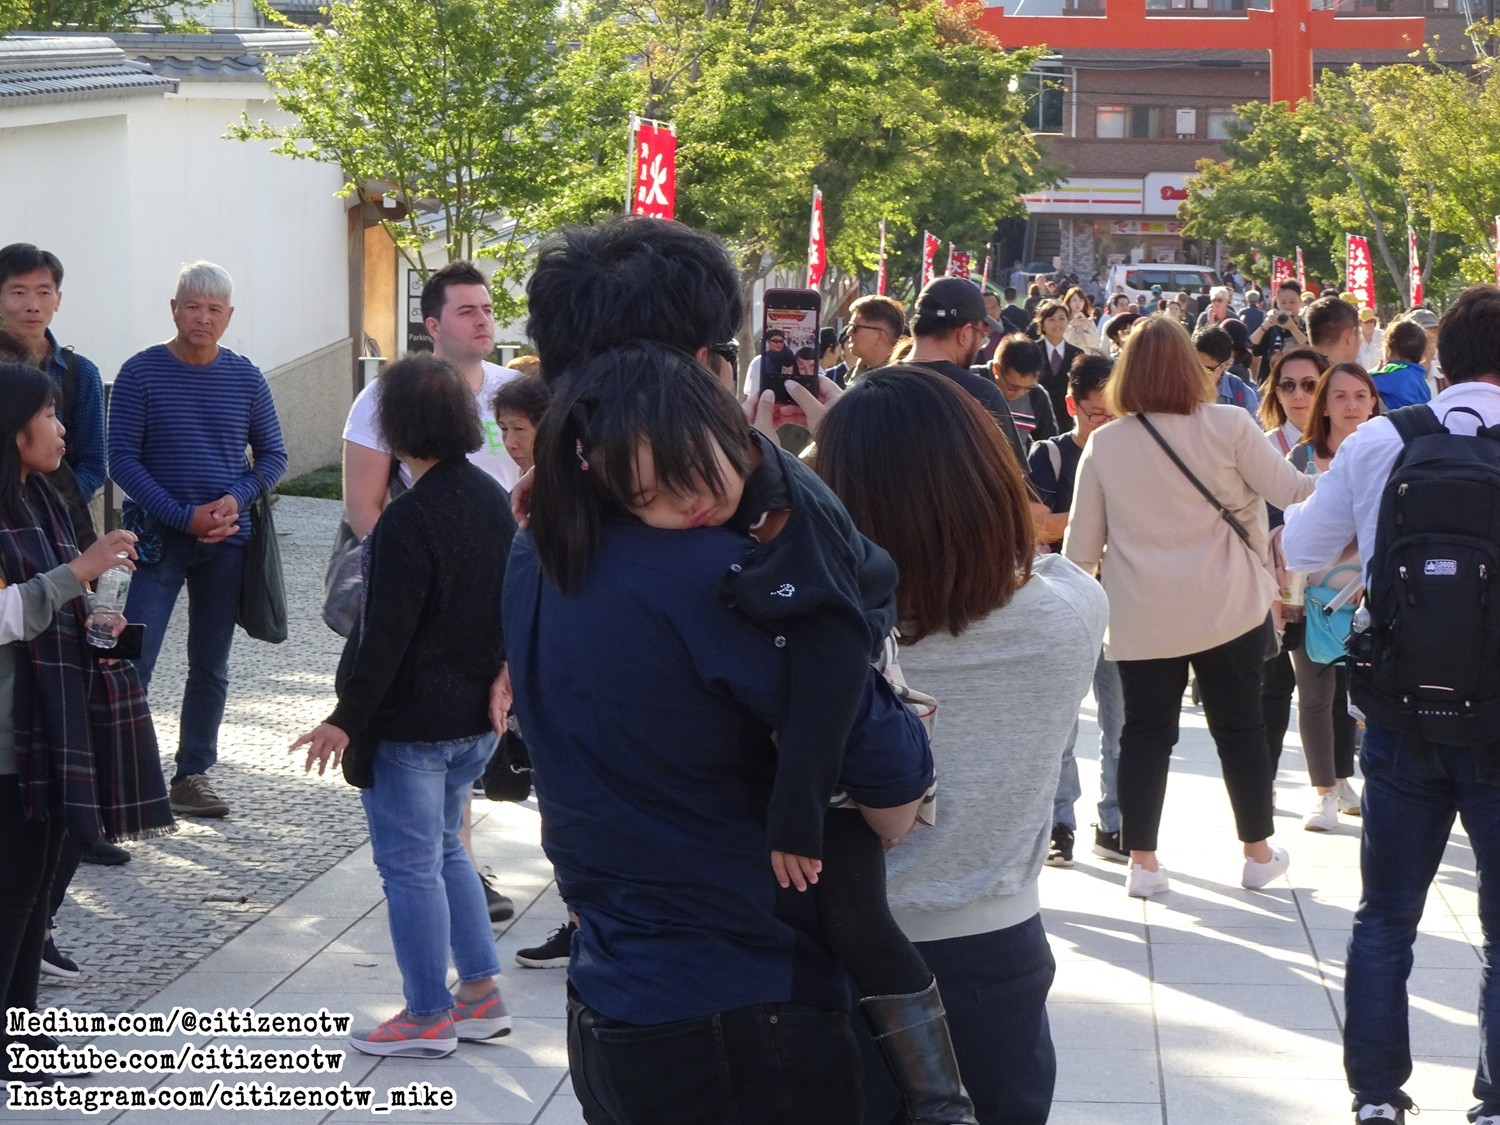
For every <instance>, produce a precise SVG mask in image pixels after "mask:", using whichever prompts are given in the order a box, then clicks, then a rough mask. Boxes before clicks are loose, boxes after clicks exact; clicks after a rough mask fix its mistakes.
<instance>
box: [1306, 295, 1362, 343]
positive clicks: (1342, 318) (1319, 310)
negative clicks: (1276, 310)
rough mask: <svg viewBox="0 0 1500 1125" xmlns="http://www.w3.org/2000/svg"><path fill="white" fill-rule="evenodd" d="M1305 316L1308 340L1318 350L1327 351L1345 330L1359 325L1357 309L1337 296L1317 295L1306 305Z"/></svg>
mask: <svg viewBox="0 0 1500 1125" xmlns="http://www.w3.org/2000/svg"><path fill="white" fill-rule="evenodd" d="M1305 316H1306V318H1307V339H1308V342H1309V343H1311V344H1312V346H1313V347H1315V348H1317V349H1319V350H1320V351H1327V350H1328V346H1329V345H1330V344H1334V343H1337V342H1338V338H1339V337H1340V336H1342V335H1343V334H1344V333H1345V332H1347V331H1349V329H1351V328H1358V327H1359V310H1358V309H1356V308H1355V307H1354V306H1353V305H1351V304H1350V303H1349V302H1348V301H1345V300H1342V299H1341V298H1339V297H1319V298H1318V299H1317V300H1316V301H1314V302H1313V303H1312V304H1310V305H1308V306H1307V312H1306V314H1305Z"/></svg>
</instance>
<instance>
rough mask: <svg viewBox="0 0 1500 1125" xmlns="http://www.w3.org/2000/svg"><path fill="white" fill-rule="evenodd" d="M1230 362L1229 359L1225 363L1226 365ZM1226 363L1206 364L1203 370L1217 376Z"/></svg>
mask: <svg viewBox="0 0 1500 1125" xmlns="http://www.w3.org/2000/svg"><path fill="white" fill-rule="evenodd" d="M1228 362H1229V361H1228V360H1227V359H1226V360H1225V361H1224V363H1228ZM1224 363H1205V364H1204V365H1203V370H1205V371H1207V372H1208V373H1209V374H1210V375H1217V374H1218V373H1219V368H1221V367H1223V366H1224Z"/></svg>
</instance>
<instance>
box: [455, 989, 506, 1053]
mask: <svg viewBox="0 0 1500 1125" xmlns="http://www.w3.org/2000/svg"><path fill="white" fill-rule="evenodd" d="M453 1030H454V1032H455V1034H457V1035H458V1037H459V1038H460V1039H463V1040H465V1041H467V1042H474V1041H476V1040H480V1039H498V1038H500V1036H502V1035H509V1034H510V1013H509V1012H508V1011H506V1010H505V1001H504V1000H503V999H501V997H500V989H499V987H498V986H497V987H496V988H495V989H494V990H493V991H492V992H491V993H490V994H489V995H488V996H481V997H480V998H479V999H478V1000H460V999H459V998H458V996H457V995H455V996H454V997H453Z"/></svg>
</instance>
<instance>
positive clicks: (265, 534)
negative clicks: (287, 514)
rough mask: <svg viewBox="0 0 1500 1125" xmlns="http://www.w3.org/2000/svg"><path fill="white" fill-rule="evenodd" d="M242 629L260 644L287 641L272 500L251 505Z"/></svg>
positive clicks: (261, 498)
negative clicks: (260, 642) (272, 515)
mask: <svg viewBox="0 0 1500 1125" xmlns="http://www.w3.org/2000/svg"><path fill="white" fill-rule="evenodd" d="M236 620H237V621H238V623H239V626H240V628H241V629H243V630H245V632H247V633H249V634H250V636H252V637H254V638H255V639H256V640H257V641H269V642H270V643H271V644H273V645H279V644H280V643H281V642H282V641H284V640H286V637H287V612H286V582H285V580H284V579H283V578H282V573H281V544H280V543H278V542H277V540H276V523H275V521H274V520H273V519H272V518H271V500H270V498H269V497H268V496H264V495H262V496H258V497H256V499H255V501H254V503H252V504H251V505H250V544H249V546H247V547H246V548H245V576H244V578H243V580H242V581H241V582H240V612H239V616H238V618H237V619H236Z"/></svg>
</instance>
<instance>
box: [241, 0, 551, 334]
mask: <svg viewBox="0 0 1500 1125" xmlns="http://www.w3.org/2000/svg"><path fill="white" fill-rule="evenodd" d="M328 15H329V24H328V25H327V26H326V27H313V28H311V29H309V31H310V34H311V35H312V47H311V49H309V50H308V51H306V52H304V53H303V54H301V55H298V56H296V57H295V58H289V59H285V60H275V59H269V60H267V62H266V77H267V80H268V81H269V82H270V84H271V88H272V91H273V93H274V95H275V98H276V103H277V105H278V106H279V107H280V108H281V109H282V110H284V111H286V112H287V113H288V114H290V115H292V116H291V120H290V121H288V122H286V123H273V122H268V121H264V120H261V121H253V122H252V121H251V120H249V119H248V118H243V119H242V120H241V121H240V122H239V123H238V124H237V125H235V126H233V127H232V128H231V129H230V134H229V135H230V136H231V137H235V138H238V139H240V140H269V141H272V142H274V146H275V147H274V150H273V151H275V152H277V153H279V154H281V155H283V156H288V157H291V158H293V159H298V160H318V161H323V162H326V163H330V164H336V165H338V167H339V168H340V169H342V171H343V174H344V176H345V184H344V189H343V190H344V193H345V194H355V195H358V196H359V197H360V198H361V199H363V200H366V201H374V200H376V199H377V198H381V199H384V200H387V201H393V202H394V203H395V204H396V205H397V206H395V207H394V208H389V207H382V206H377V207H376V211H377V213H379V214H380V217H381V221H382V223H383V224H384V226H385V228H386V230H387V231H388V232H389V233H390V235H391V238H392V240H393V241H394V242H395V244H396V246H397V247H398V248H399V250H400V251H401V253H402V255H403V256H404V257H405V258H406V259H407V261H409V262H410V263H411V265H412V266H413V267H414V268H415V269H417V270H418V271H419V272H420V273H421V275H422V276H423V277H426V276H427V273H428V271H429V269H430V268H432V267H433V266H434V265H441V264H443V262H433V261H429V255H428V252H427V249H426V247H427V245H428V243H429V242H430V241H432V240H433V239H434V238H436V239H437V240H440V241H441V243H442V246H443V254H444V259H443V260H444V261H451V260H453V259H455V258H474V257H492V258H495V259H497V266H496V275H497V279H500V280H513V279H515V278H517V277H519V276H520V273H521V270H522V268H523V263H524V257H525V246H524V241H523V239H524V238H525V236H526V233H527V230H528V219H529V218H530V217H531V216H532V215H533V214H534V213H535V211H536V209H537V207H538V204H539V202H540V200H541V199H542V197H543V191H544V187H545V183H546V181H545V179H543V178H539V177H537V176H536V175H535V169H536V168H537V167H538V166H539V165H541V164H543V163H545V162H546V160H547V155H546V151H545V148H544V145H543V138H542V136H541V134H540V133H539V132H538V130H537V128H536V123H537V122H538V120H539V115H540V111H541V109H542V107H543V101H542V98H543V88H544V85H545V82H546V79H547V77H548V75H549V73H550V70H551V67H552V58H553V56H552V52H551V50H550V42H551V37H552V34H553V32H554V29H555V22H554V15H553V6H552V4H551V3H550V2H549V0H442V2H440V3H439V2H435V0H348V2H347V3H335V4H333V5H331V7H330V8H329V9H328ZM426 217H432V218H434V219H437V220H439V221H438V222H437V223H436V224H435V225H432V226H429V225H428V224H427V223H425V222H424V218H426ZM497 231H503V232H505V233H503V234H500V233H497ZM495 301H496V305H497V308H499V307H500V306H503V305H511V306H513V304H514V302H512V301H508V300H507V299H506V296H505V293H504V291H503V287H502V286H498V285H497V286H496V287H495ZM500 311H502V312H504V313H506V314H509V313H513V312H514V311H515V310H514V308H513V307H510V308H503V309H501V310H500Z"/></svg>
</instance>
